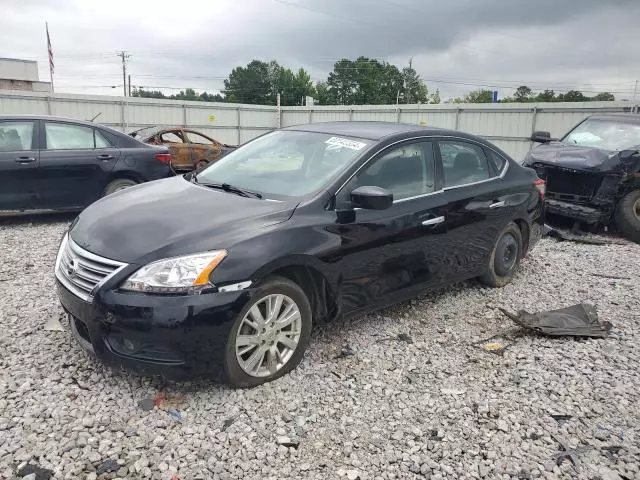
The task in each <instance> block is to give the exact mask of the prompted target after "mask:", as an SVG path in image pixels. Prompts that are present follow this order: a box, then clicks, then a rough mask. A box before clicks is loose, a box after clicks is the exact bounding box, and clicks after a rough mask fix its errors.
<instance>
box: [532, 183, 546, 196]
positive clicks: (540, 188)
mask: <svg viewBox="0 0 640 480" xmlns="http://www.w3.org/2000/svg"><path fill="white" fill-rule="evenodd" d="M533 184H534V185H535V186H536V188H537V189H538V193H539V194H540V198H541V199H542V200H544V194H545V192H546V191H547V185H546V183H545V182H544V180H542V179H541V178H539V179H537V180H536V181H535V182H533Z"/></svg>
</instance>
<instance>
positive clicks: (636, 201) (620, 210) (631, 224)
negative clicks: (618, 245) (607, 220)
mask: <svg viewBox="0 0 640 480" xmlns="http://www.w3.org/2000/svg"><path fill="white" fill-rule="evenodd" d="M615 220H616V226H617V227H618V230H620V232H621V233H622V235H624V236H625V237H627V238H628V239H629V240H632V241H634V242H636V243H640V190H634V191H633V192H629V193H627V194H626V195H625V196H624V197H622V200H620V202H618V206H617V207H616V213H615Z"/></svg>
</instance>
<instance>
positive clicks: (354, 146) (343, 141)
mask: <svg viewBox="0 0 640 480" xmlns="http://www.w3.org/2000/svg"><path fill="white" fill-rule="evenodd" d="M324 143H326V144H327V145H333V146H334V147H345V148H349V149H351V150H362V149H363V148H364V147H366V146H367V144H366V143H362V142H357V141H355V140H349V139H348V138H342V137H331V138H330V139H329V140H327V141H326V142H324Z"/></svg>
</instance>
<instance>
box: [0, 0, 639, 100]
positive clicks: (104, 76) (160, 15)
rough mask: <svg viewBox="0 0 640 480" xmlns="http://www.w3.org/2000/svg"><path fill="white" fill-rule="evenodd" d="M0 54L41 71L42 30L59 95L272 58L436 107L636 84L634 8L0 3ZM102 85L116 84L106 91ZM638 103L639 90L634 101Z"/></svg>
mask: <svg viewBox="0 0 640 480" xmlns="http://www.w3.org/2000/svg"><path fill="white" fill-rule="evenodd" d="M0 5H1V7H0V9H1V11H2V15H0V39H1V41H0V57H10V58H23V59H34V60H38V61H39V67H40V79H41V80H48V78H49V71H48V64H47V51H46V37H45V21H48V22H49V31H50V34H51V41H52V44H53V51H54V57H55V74H54V84H55V86H56V91H57V92H76V93H87V94H89V93H90V94H112V95H116V94H121V92H122V83H123V82H122V70H121V63H120V59H119V58H118V57H117V56H116V53H115V52H116V51H118V50H126V51H127V52H128V53H129V54H130V55H131V58H130V59H129V73H131V76H132V84H133V85H138V86H144V87H145V88H157V89H161V90H164V91H165V92H166V93H169V92H177V90H172V88H174V89H180V88H185V87H194V88H196V90H198V91H202V90H204V89H206V90H207V91H216V90H219V89H221V88H222V87H223V83H222V80H223V79H224V78H226V77H227V76H228V74H229V72H230V71H231V69H232V68H233V67H234V66H237V65H246V64H247V63H248V62H249V61H251V60H252V59H261V60H270V59H275V60H277V61H278V62H279V63H280V64H281V65H284V66H287V67H290V68H294V69H297V68H299V67H301V66H302V67H304V68H305V69H307V70H308V71H309V72H310V73H311V76H312V78H313V79H314V80H324V79H326V76H327V74H328V72H329V71H330V70H331V69H332V66H333V63H334V62H335V61H336V60H337V59H339V58H342V57H347V58H352V59H355V58H356V57H358V56H360V55H364V56H368V57H372V58H378V59H382V60H387V61H389V62H391V63H394V64H396V65H397V66H399V67H402V66H404V65H406V64H407V63H408V62H409V59H410V58H411V57H413V66H414V68H416V70H417V71H418V73H419V74H420V75H421V76H422V78H423V79H424V80H425V82H426V83H427V86H428V87H429V89H430V90H431V91H434V90H435V89H436V88H437V89H439V90H440V92H441V94H442V96H443V98H446V97H449V96H455V95H460V94H462V93H464V92H466V91H469V90H472V89H477V88H490V89H494V88H495V89H498V90H499V91H500V95H501V96H503V95H509V94H511V93H512V92H513V88H515V87H517V86H518V85H523V84H524V85H529V86H530V87H532V88H533V89H534V90H543V89H545V88H549V89H554V90H556V91H566V90H569V89H580V90H582V91H583V92H584V93H586V94H592V93H591V92H592V91H593V92H600V91H611V92H613V93H614V94H615V95H616V98H618V99H623V98H629V99H630V98H632V96H633V90H634V83H635V81H636V79H640V48H638V45H640V28H638V18H640V1H638V0H606V1H605V0H537V1H536V2H531V1H519V0H208V1H196V0H182V1H173V2H162V1H146V0H133V1H131V0H127V1H124V0H109V1H86V0H0ZM111 85H114V86H117V88H115V89H112V88H110V86H111ZM638 98H640V87H639V91H638Z"/></svg>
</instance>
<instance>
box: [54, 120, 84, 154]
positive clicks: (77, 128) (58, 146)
mask: <svg viewBox="0 0 640 480" xmlns="http://www.w3.org/2000/svg"><path fill="white" fill-rule="evenodd" d="M44 131H45V137H46V139H47V149H48V150H63V149H64V150H78V149H85V148H91V149H93V148H94V139H93V128H90V127H83V126H81V125H70V124H64V123H45V125H44Z"/></svg>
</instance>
